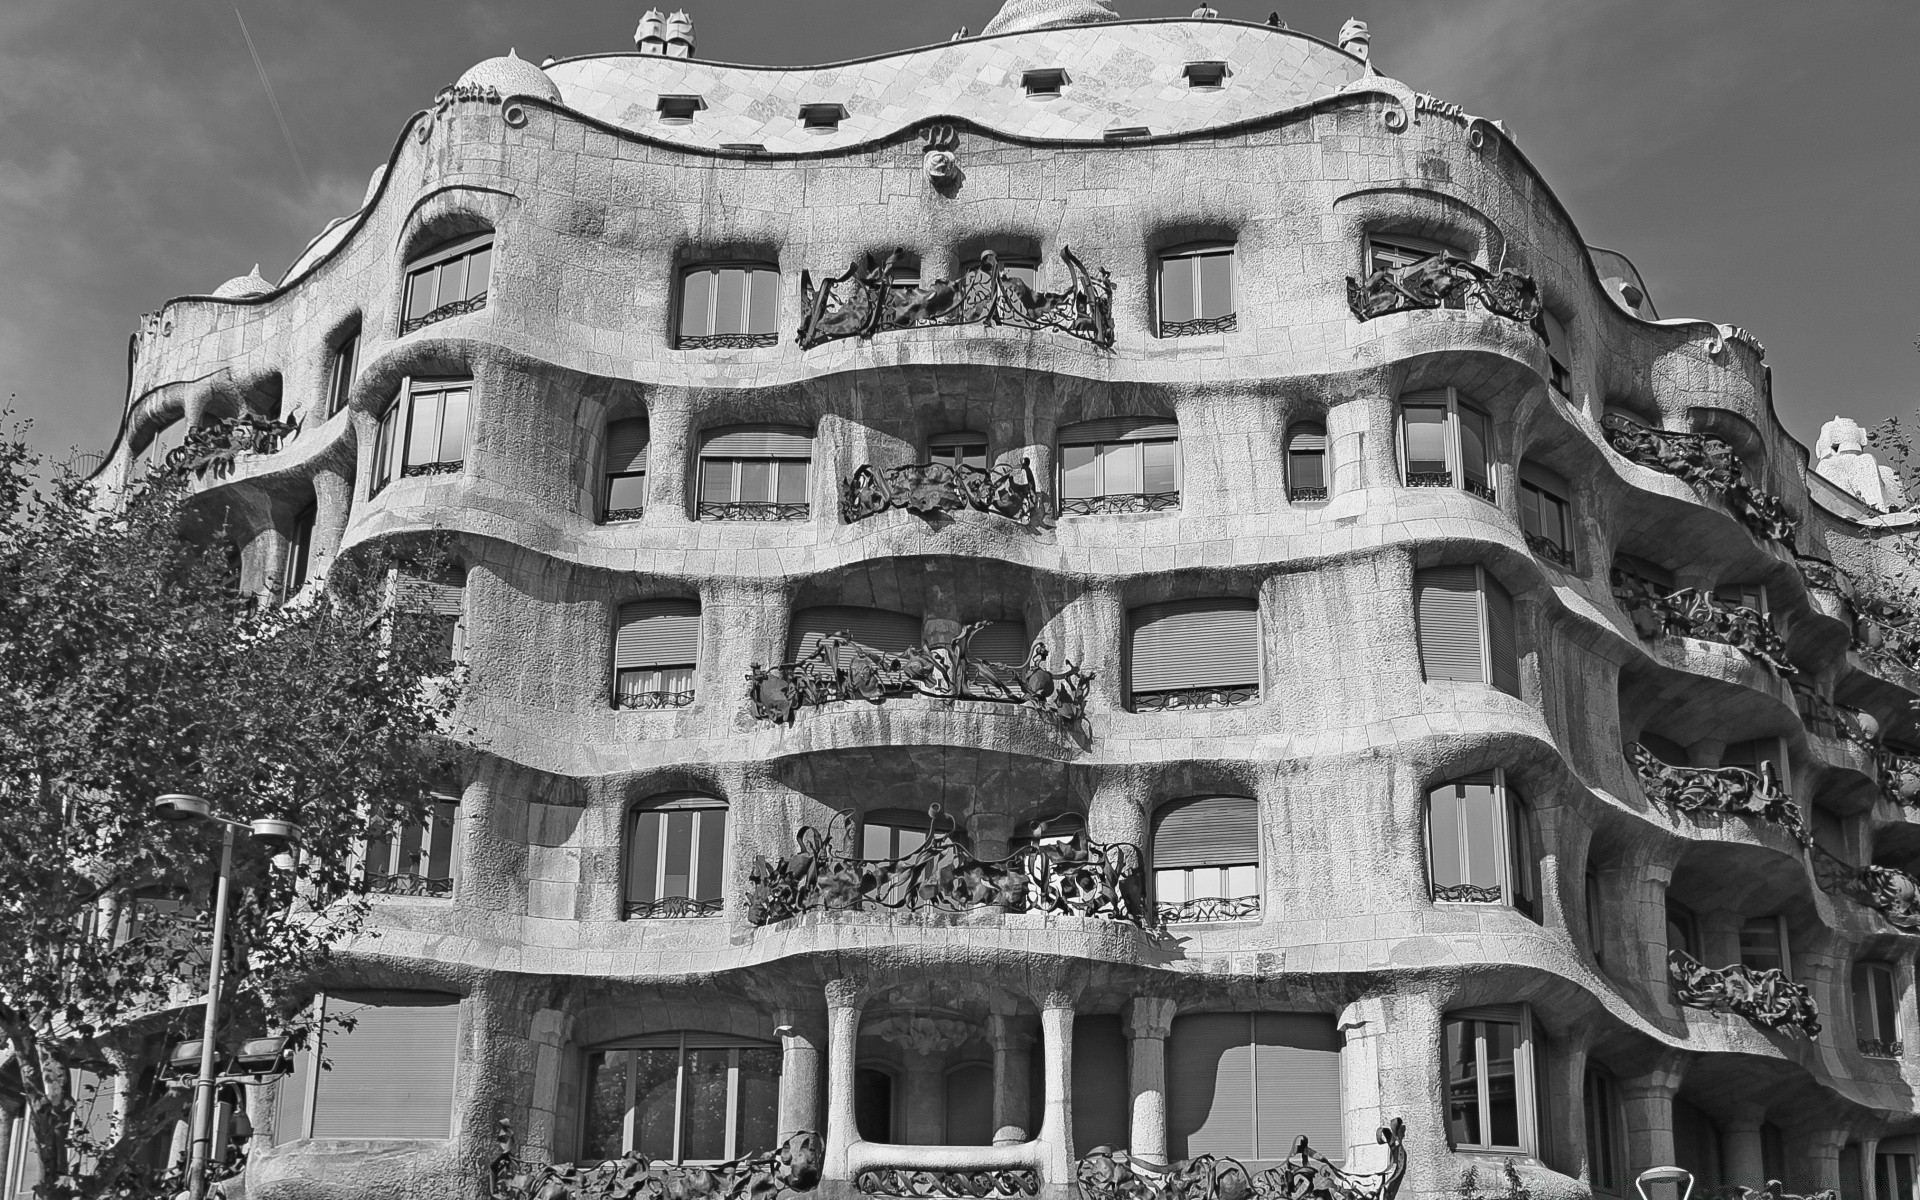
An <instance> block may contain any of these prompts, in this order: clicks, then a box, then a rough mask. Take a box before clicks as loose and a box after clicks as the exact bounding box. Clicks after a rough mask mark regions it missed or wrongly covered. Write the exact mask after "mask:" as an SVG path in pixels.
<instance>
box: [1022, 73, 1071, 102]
mask: <svg viewBox="0 0 1920 1200" xmlns="http://www.w3.org/2000/svg"><path fill="white" fill-rule="evenodd" d="M1072 82H1073V81H1072V80H1071V79H1069V78H1067V73H1066V72H1065V71H1064V70H1062V69H1060V68H1059V67H1042V68H1040V69H1038V70H1033V71H1027V72H1024V73H1022V74H1021V76H1020V86H1021V87H1022V88H1024V89H1026V93H1027V96H1028V98H1029V99H1033V100H1057V99H1059V97H1060V89H1061V88H1063V87H1065V86H1066V85H1067V84H1069V83H1072Z"/></svg>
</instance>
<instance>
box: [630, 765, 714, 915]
mask: <svg viewBox="0 0 1920 1200" xmlns="http://www.w3.org/2000/svg"><path fill="white" fill-rule="evenodd" d="M731 809H732V806H731V805H729V804H728V803H727V802H726V801H725V800H723V799H721V798H720V797H718V796H708V795H703V794H694V793H680V794H671V795H666V796H653V797H649V798H648V799H645V800H642V801H639V802H638V803H635V804H631V805H629V806H628V808H627V827H626V829H625V830H624V831H623V832H624V834H625V837H626V842H625V844H624V846H623V847H622V849H623V850H624V854H623V855H622V858H623V860H624V861H623V863H622V867H621V876H622V878H621V881H620V889H621V890H620V913H621V919H622V920H626V921H640V920H644V921H661V920H692V919H704V918H707V917H717V916H720V915H721V914H722V913H724V912H725V911H726V894H727V864H728V861H729V855H730V854H731V851H732V849H733V841H734V828H733V826H734V822H733V821H732V820H730V819H729V816H730V813H731ZM677 812H685V813H693V814H696V815H695V816H694V818H693V820H692V823H691V824H692V831H691V832H690V834H689V835H688V842H687V885H686V888H685V890H686V891H687V892H690V893H692V894H691V895H685V896H669V895H667V894H666V893H667V890H668V888H667V879H668V875H667V861H668V857H669V855H670V853H671V851H672V848H671V846H670V844H669V838H668V836H667V832H668V825H669V823H670V817H669V816H668V815H667V814H670V813H677ZM713 812H717V813H719V814H720V853H719V855H718V857H717V858H716V859H715V861H714V869H715V870H717V871H718V872H719V876H720V877H719V878H718V879H714V880H709V879H707V878H706V877H705V874H704V873H703V871H702V869H701V868H702V860H701V851H702V849H703V840H702V832H703V831H704V830H705V829H706V828H707V826H708V825H709V822H708V821H706V820H705V819H703V818H702V817H701V816H700V815H698V814H703V813H713ZM648 817H657V818H659V822H660V831H659V834H658V836H657V841H658V843H659V845H658V848H657V850H656V852H655V856H654V858H655V860H654V863H653V867H652V869H651V873H652V878H653V885H652V891H653V896H654V898H653V899H652V900H635V899H634V896H635V895H636V894H637V888H636V879H635V875H634V868H635V863H634V854H635V851H636V848H637V843H638V841H639V836H640V822H641V820H642V819H644V818H648ZM708 884H711V885H712V888H711V890H712V891H713V893H714V895H713V896H712V897H711V898H706V897H702V896H701V894H700V893H701V892H702V891H705V890H709V889H708V888H707V886H706V885H708ZM676 901H677V902H679V903H677V904H676V903H675V902H676ZM643 908H644V909H645V910H646V911H637V910H641V909H643Z"/></svg>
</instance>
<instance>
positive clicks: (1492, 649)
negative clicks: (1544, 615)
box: [1483, 574, 1520, 696]
mask: <svg viewBox="0 0 1920 1200" xmlns="http://www.w3.org/2000/svg"><path fill="white" fill-rule="evenodd" d="M1483 578H1484V579H1485V581H1486V589H1487V661H1488V662H1489V663H1490V664H1491V665H1492V667H1493V686H1495V687H1497V688H1499V689H1500V690H1501V691H1503V692H1505V693H1507V695H1509V696H1518V695H1519V694H1520V650H1519V643H1518V641H1517V639H1516V636H1515V632H1514V622H1513V596H1512V595H1511V594H1510V593H1509V592H1508V591H1507V589H1506V588H1505V587H1503V586H1501V584H1500V581H1499V580H1498V579H1495V578H1494V577H1493V576H1491V575H1484V574H1483Z"/></svg>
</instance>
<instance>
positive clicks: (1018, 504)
mask: <svg viewBox="0 0 1920 1200" xmlns="http://www.w3.org/2000/svg"><path fill="white" fill-rule="evenodd" d="M1045 499H1046V496H1045V493H1043V492H1041V490H1040V484H1039V482H1038V481H1037V480H1035V479H1034V477H1033V464H1032V463H1031V462H1030V461H1029V460H1027V459H1024V458H1023V459H1021V460H1020V465H1019V467H1017V468H1015V467H1011V466H1005V465H1002V466H997V467H994V468H993V469H992V470H990V471H989V470H983V469H982V468H980V467H969V466H966V465H965V464H961V465H959V466H955V465H953V464H951V463H939V462H934V463H915V464H913V465H911V466H904V467H887V468H885V469H884V470H879V471H876V470H874V469H873V468H872V467H871V466H867V465H865V464H862V465H861V466H860V467H858V468H856V469H855V470H854V472H853V478H851V479H849V480H847V481H846V482H845V483H843V484H841V485H840V518H841V520H843V521H845V522H846V523H847V524H849V525H851V524H853V523H854V522H856V521H864V520H865V519H867V518H868V517H871V516H875V515H876V514H879V513H883V512H886V511H887V510H888V509H890V508H904V509H906V510H907V511H908V512H910V513H914V514H916V515H918V516H922V517H926V516H930V515H932V514H934V513H937V512H961V511H963V510H968V509H971V510H972V511H974V512H984V513H998V514H999V515H1001V516H1003V517H1006V518H1007V519H1008V520H1012V521H1020V522H1023V523H1024V522H1027V521H1030V520H1032V519H1033V518H1034V517H1035V516H1036V515H1038V514H1039V513H1040V512H1041V511H1042V509H1043V508H1044V502H1045Z"/></svg>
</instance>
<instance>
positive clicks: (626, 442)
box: [600, 418, 649, 521]
mask: <svg viewBox="0 0 1920 1200" xmlns="http://www.w3.org/2000/svg"><path fill="white" fill-rule="evenodd" d="M648 445H649V435H648V430H647V422H646V420H645V418H638V419H634V420H628V421H610V422H608V423H607V465H606V470H605V471H604V472H603V474H602V478H603V482H602V485H601V494H600V513H601V516H600V519H601V520H602V521H637V520H639V519H640V517H641V516H643V515H644V514H645V513H646V511H647V449H648Z"/></svg>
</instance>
